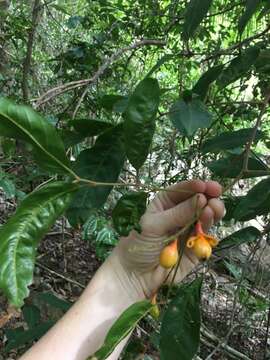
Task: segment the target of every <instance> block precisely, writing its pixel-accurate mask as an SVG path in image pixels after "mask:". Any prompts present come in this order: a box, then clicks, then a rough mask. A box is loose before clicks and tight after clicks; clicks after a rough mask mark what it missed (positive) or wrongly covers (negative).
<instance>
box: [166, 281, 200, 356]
mask: <svg viewBox="0 0 270 360" xmlns="http://www.w3.org/2000/svg"><path fill="white" fill-rule="evenodd" d="M201 285H202V279H201V278H198V279H196V280H194V281H193V282H192V283H191V284H188V285H182V286H181V287H180V289H179V290H178V292H177V294H176V296H175V297H174V298H173V300H172V301H171V303H170V304H169V306H168V309H167V310H166V312H165V314H164V317H163V321H162V324H161V330H160V359H161V360H179V359H181V360H191V359H193V356H194V355H195V354H196V352H197V350H198V346H199V341H200V324H201V314H200V297H201Z"/></svg>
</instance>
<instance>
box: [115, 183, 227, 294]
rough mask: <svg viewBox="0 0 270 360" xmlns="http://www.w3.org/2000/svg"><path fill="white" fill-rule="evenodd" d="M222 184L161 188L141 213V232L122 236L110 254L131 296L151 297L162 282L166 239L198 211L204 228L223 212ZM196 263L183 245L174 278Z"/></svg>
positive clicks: (164, 271)
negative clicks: (162, 256) (160, 261)
mask: <svg viewBox="0 0 270 360" xmlns="http://www.w3.org/2000/svg"><path fill="white" fill-rule="evenodd" d="M221 192H222V188H221V186H220V185H219V184H218V183H217V182H215V181H208V182H203V181H201V180H192V181H183V182H181V183H178V184H176V185H173V186H171V187H169V188H168V189H166V191H162V192H160V193H159V194H158V195H157V196H156V197H155V198H154V200H152V201H151V202H150V204H149V206H148V208H147V210H146V212H145V214H144V215H143V216H142V218H141V221H140V225H141V229H142V231H141V233H140V234H139V233H138V232H137V231H135V230H133V231H131V232H130V234H129V235H128V236H127V237H123V238H121V240H120V242H119V244H118V246H117V247H116V248H115V250H114V252H113V253H112V255H111V256H110V258H109V261H110V262H112V263H113V269H114V270H115V271H116V272H117V276H118V278H119V280H120V281H121V282H122V284H124V286H125V287H126V289H125V291H128V292H129V293H130V294H131V296H132V297H134V298H138V296H139V298H143V297H151V296H152V295H153V293H154V292H155V291H156V290H157V289H158V287H159V286H160V285H161V284H162V283H163V282H164V280H165V278H166V277H167V275H168V272H169V270H166V269H164V268H162V267H161V266H160V265H159V255H160V252H161V250H162V249H163V248H164V246H165V245H166V240H167V239H168V238H169V237H170V236H171V235H173V234H175V233H177V231H179V229H181V228H183V227H185V226H186V224H188V223H190V222H192V220H194V216H195V215H196V213H198V212H200V217H199V220H200V221H201V223H202V225H203V228H204V230H205V231H208V229H209V228H210V227H211V226H212V225H213V224H214V222H216V221H219V220H220V219H221V218H222V217H223V215H224V205H223V202H222V201H221V200H219V199H218V197H219V196H220V195H221ZM197 263H198V259H197V257H196V256H195V255H194V254H193V251H192V249H188V248H185V249H184V252H183V255H182V257H181V261H180V264H179V268H178V270H177V275H176V277H175V281H176V282H179V281H181V280H182V279H183V278H184V277H185V276H186V275H187V274H188V273H189V272H190V271H191V270H192V269H193V268H194V266H195V265H196V264H197Z"/></svg>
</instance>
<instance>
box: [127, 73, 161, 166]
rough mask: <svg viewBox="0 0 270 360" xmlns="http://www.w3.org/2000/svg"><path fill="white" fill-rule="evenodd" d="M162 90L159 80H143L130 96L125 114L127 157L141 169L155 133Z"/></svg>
mask: <svg viewBox="0 0 270 360" xmlns="http://www.w3.org/2000/svg"><path fill="white" fill-rule="evenodd" d="M159 96H160V89H159V85H158V82H157V80H155V79H151V78H147V79H144V80H142V81H141V82H140V83H139V85H138V86H137V87H136V89H135V90H134V92H133V94H132V95H131V96H130V98H129V101H128V106H127V109H126V111H125V113H124V118H125V122H124V134H125V147H126V153H127V157H128V159H129V161H130V163H131V164H132V165H133V166H134V167H135V169H137V170H138V169H139V168H140V167H141V166H142V165H143V163H144V162H145V160H146V158H147V155H148V153H149V149H150V146H151V143H152V138H153V135H154V132H155V117H156V113H157V110H158V106H159Z"/></svg>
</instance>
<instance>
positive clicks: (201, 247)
mask: <svg viewBox="0 0 270 360" xmlns="http://www.w3.org/2000/svg"><path fill="white" fill-rule="evenodd" d="M192 250H193V252H194V254H195V255H196V256H197V258H198V259H201V260H208V259H209V258H210V256H211V254H212V247H211V245H210V244H209V242H208V241H207V240H206V239H204V238H203V237H201V238H199V239H197V240H196V241H195V242H194V245H193V247H192Z"/></svg>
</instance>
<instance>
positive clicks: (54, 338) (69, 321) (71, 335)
mask: <svg viewBox="0 0 270 360" xmlns="http://www.w3.org/2000/svg"><path fill="white" fill-rule="evenodd" d="M221 193H222V188H221V186H220V185H219V184H218V183H217V182H214V181H208V182H203V181H201V180H192V181H185V182H181V183H178V184H176V185H173V186H171V187H170V188H168V191H163V192H161V193H159V194H158V195H157V196H156V197H155V199H154V200H153V201H151V203H150V204H149V206H148V208H147V210H146V212H145V214H144V216H143V217H142V219H141V222H140V224H141V228H142V232H141V233H140V234H138V233H137V232H136V231H131V233H130V234H129V236H128V237H126V238H121V239H120V241H119V244H118V245H117V246H116V248H115V249H114V251H113V252H112V254H111V255H110V256H109V258H108V259H107V260H106V261H105V262H104V264H103V265H102V266H101V267H100V269H99V270H98V271H97V273H96V274H95V276H94V277H93V279H92V280H91V281H90V283H89V284H88V286H87V287H86V289H85V290H84V292H83V293H82V295H81V297H80V298H79V300H78V301H77V302H76V303H75V304H74V305H73V306H72V308H71V309H70V310H69V311H68V312H67V313H66V314H65V315H64V316H63V318H62V319H60V320H59V321H58V322H57V323H56V325H55V326H54V327H53V328H52V329H51V330H50V331H49V332H48V333H47V334H46V335H45V336H43V338H42V339H41V340H39V341H38V342H37V343H36V344H35V345H34V346H33V347H32V348H31V349H30V350H28V351H27V352H26V353H25V354H24V355H23V356H22V357H21V358H20V359H21V360H34V359H35V360H48V359H50V360H85V359H86V358H87V357H88V356H89V355H91V354H93V353H94V352H95V351H96V350H97V349H98V348H99V347H100V346H101V345H102V343H103V340H104V338H105V336H106V333H107V332H108V330H109V328H110V327H111V325H112V324H113V323H114V322H115V320H116V319H117V318H118V316H119V315H120V314H121V313H122V312H123V311H124V310H125V309H126V308H128V307H129V306H130V305H131V304H133V303H135V302H137V301H140V300H143V299H146V298H151V297H152V296H153V294H154V293H155V292H156V291H157V289H158V288H159V286H160V285H161V284H162V283H163V281H164V279H165V278H166V276H167V274H168V270H165V269H163V268H161V267H160V266H159V263H158V259H159V253H160V251H161V250H162V248H163V247H164V244H165V242H166V239H168V237H169V236H170V235H172V234H174V233H175V232H177V231H179V229H181V228H183V227H184V226H185V225H186V224H188V223H189V222H191V221H192V219H194V216H195V215H196V213H197V214H198V213H199V214H200V220H201V222H202V224H203V228H204V230H205V231H208V229H209V228H210V227H211V226H212V225H213V224H214V223H215V222H217V221H219V220H220V219H221V218H222V217H223V215H224V205H223V202H222V201H221V200H219V199H218V198H219V196H220V195H221ZM197 263H198V260H197V259H196V257H195V256H194V254H193V253H192V250H191V249H186V250H185V252H184V254H183V257H182V259H181V263H180V266H179V269H178V273H177V276H176V281H178V282H179V281H181V279H183V278H184V277H185V276H186V275H187V274H188V273H189V272H190V271H191V270H193V269H194V267H195V265H196V264H197ZM126 341H127V339H125V340H124V341H122V342H121V343H120V344H119V345H118V347H117V348H116V349H115V350H114V352H113V353H112V354H111V355H110V357H109V358H108V359H109V360H116V359H118V357H119V354H120V353H121V351H122V349H123V347H124V346H125V343H126Z"/></svg>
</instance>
